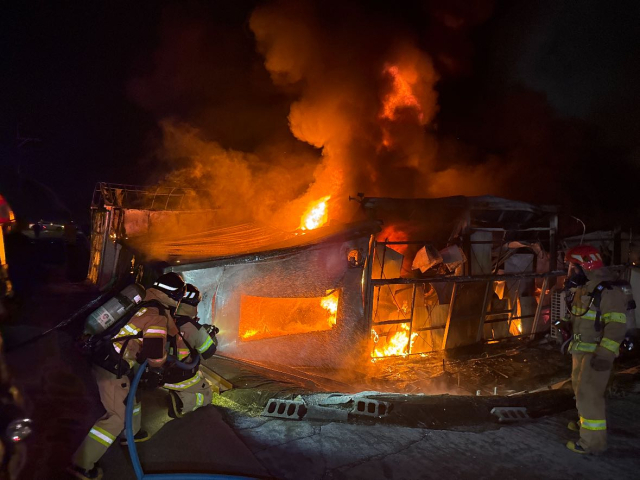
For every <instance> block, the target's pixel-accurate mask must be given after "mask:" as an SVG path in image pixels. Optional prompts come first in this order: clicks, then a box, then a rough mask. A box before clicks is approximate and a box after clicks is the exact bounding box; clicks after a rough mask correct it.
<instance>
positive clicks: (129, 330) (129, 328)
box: [113, 324, 140, 353]
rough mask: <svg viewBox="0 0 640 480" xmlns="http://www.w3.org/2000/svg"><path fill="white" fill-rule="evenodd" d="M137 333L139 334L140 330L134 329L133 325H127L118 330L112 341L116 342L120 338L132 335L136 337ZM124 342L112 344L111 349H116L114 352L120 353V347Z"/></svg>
mask: <svg viewBox="0 0 640 480" xmlns="http://www.w3.org/2000/svg"><path fill="white" fill-rule="evenodd" d="M138 333H140V329H138V328H136V327H134V326H133V325H129V324H127V325H125V326H124V327H122V328H121V329H120V331H119V332H118V334H117V335H116V336H115V337H113V339H114V340H117V339H118V338H121V337H130V336H132V335H137V334H138ZM131 340H137V339H131ZM124 342H125V341H124V340H123V341H122V342H114V343H113V348H115V349H116V352H118V353H120V350H122V345H123V344H124Z"/></svg>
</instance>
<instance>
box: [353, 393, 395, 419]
mask: <svg viewBox="0 0 640 480" xmlns="http://www.w3.org/2000/svg"><path fill="white" fill-rule="evenodd" d="M392 409H393V403H391V402H382V401H380V400H374V399H372V398H357V399H354V405H353V408H352V410H351V413H352V414H354V415H363V416H366V417H376V418H382V417H386V416H387V415H389V412H390V411H391V410H392Z"/></svg>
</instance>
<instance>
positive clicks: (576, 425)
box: [567, 420, 580, 432]
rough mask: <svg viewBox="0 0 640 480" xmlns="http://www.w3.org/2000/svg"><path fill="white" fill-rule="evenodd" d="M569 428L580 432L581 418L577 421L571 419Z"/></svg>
mask: <svg viewBox="0 0 640 480" xmlns="http://www.w3.org/2000/svg"><path fill="white" fill-rule="evenodd" d="M567 428H568V429H569V430H571V431H572V432H579V431H580V420H578V421H577V422H575V421H573V420H572V421H570V422H569V424H568V425H567Z"/></svg>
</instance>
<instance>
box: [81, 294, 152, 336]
mask: <svg viewBox="0 0 640 480" xmlns="http://www.w3.org/2000/svg"><path fill="white" fill-rule="evenodd" d="M144 294H145V290H144V287H143V286H142V285H139V284H137V283H134V284H132V285H128V286H127V287H126V288H125V289H123V290H122V291H121V292H120V293H117V294H116V295H115V296H114V297H112V298H111V299H109V300H107V301H106V302H105V303H104V304H102V306H100V307H98V308H97V309H96V310H94V311H93V312H92V313H91V314H90V315H89V317H87V321H86V322H85V324H84V333H85V334H88V335H97V334H99V333H102V332H104V331H105V330H106V329H107V328H109V327H110V326H111V325H113V324H114V323H116V322H117V321H118V320H120V319H121V318H122V316H123V315H124V314H126V313H127V312H128V311H129V310H131V308H133V306H134V305H138V304H139V303H141V302H142V300H143V298H144Z"/></svg>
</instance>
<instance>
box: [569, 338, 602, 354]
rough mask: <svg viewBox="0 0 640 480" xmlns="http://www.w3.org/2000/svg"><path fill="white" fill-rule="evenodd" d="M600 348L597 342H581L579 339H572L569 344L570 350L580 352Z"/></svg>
mask: <svg viewBox="0 0 640 480" xmlns="http://www.w3.org/2000/svg"><path fill="white" fill-rule="evenodd" d="M596 348H598V344H597V343H589V342H580V341H579V340H572V341H571V343H570V344H569V350H571V351H578V352H587V353H593V352H595V351H596Z"/></svg>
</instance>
